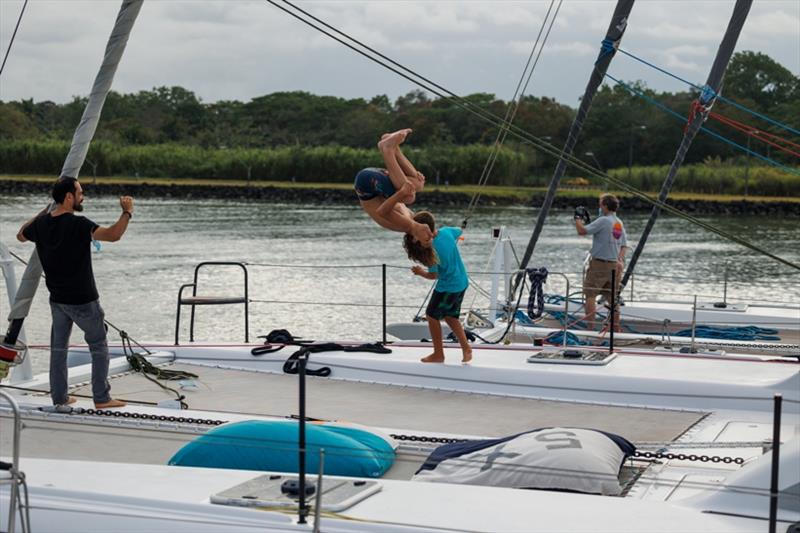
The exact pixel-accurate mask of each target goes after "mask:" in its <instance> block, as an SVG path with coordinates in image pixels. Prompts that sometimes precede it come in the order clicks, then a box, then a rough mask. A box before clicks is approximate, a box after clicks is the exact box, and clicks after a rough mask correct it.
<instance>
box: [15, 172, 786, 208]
mask: <svg viewBox="0 0 800 533" xmlns="http://www.w3.org/2000/svg"><path fill="white" fill-rule="evenodd" d="M81 180H82V181H83V183H85V184H91V183H92V182H93V179H92V178H90V177H86V176H83V177H82V178H81ZM0 181H22V182H42V183H52V181H53V176H46V175H25V174H0ZM97 183H98V184H99V185H104V184H108V185H145V184H150V185H166V186H177V187H180V186H196V187H247V186H250V187H279V188H284V189H334V190H348V189H351V188H352V187H353V186H352V184H350V183H324V182H296V183H294V182H291V181H260V180H258V181H256V180H253V181H251V182H250V183H248V182H247V181H246V180H234V179H196V178H180V179H172V178H149V177H139V178H136V177H124V176H103V177H98V178H97ZM425 190H426V191H436V192H444V193H461V194H468V195H472V194H474V193H475V192H476V191H478V190H481V194H482V195H483V196H484V197H487V198H501V199H514V200H527V199H529V198H530V197H531V196H533V195H534V194H544V193H545V192H546V190H547V188H546V187H507V186H499V185H486V186H484V187H482V188H480V187H478V186H477V185H449V186H447V187H445V186H442V185H438V186H437V185H428V187H427V188H426V189H425ZM604 192H612V193H614V194H617V195H618V196H620V197H621V198H625V197H629V196H630V195H628V194H626V193H624V192H615V191H603V190H601V189H597V188H591V187H587V188H564V189H559V191H558V194H559V196H562V197H563V196H566V197H571V198H586V197H592V196H599V195H600V194H602V193H604ZM649 196H650V197H651V198H656V197H657V196H658V195H657V194H656V193H649ZM670 198H671V199H673V200H694V201H705V202H740V201H742V200H747V201H749V202H794V203H800V197H797V196H790V197H782V196H753V195H750V196H743V195H741V194H731V195H726V194H704V193H686V192H674V193H672V194H670Z"/></svg>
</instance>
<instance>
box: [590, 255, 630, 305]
mask: <svg viewBox="0 0 800 533" xmlns="http://www.w3.org/2000/svg"><path fill="white" fill-rule="evenodd" d="M616 268H617V262H616V261H601V260H600V259H592V260H591V261H590V262H589V268H588V269H587V270H586V278H584V280H583V294H585V295H586V297H587V298H596V297H597V296H598V295H600V294H602V295H603V296H605V297H606V300H611V272H613V271H614V270H615V269H616ZM621 281H622V275H621V274H620V275H617V278H616V285H617V287H616V289H617V291H619V285H620V282H621Z"/></svg>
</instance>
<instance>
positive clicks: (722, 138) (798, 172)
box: [606, 73, 800, 176]
mask: <svg viewBox="0 0 800 533" xmlns="http://www.w3.org/2000/svg"><path fill="white" fill-rule="evenodd" d="M606 77H607V78H609V79H610V80H612V81H614V82H615V83H617V85H621V86H622V87H624V88H625V89H627V90H628V92H630V93H631V94H634V95H636V96H638V97H639V98H642V99H643V100H645V101H646V102H648V103H650V104H653V105H654V106H656V107H657V108H659V109H661V110H662V111H664V112H666V113H668V114H670V115H672V116H673V117H676V118H677V119H678V120H680V121H681V122H682V123H686V117H685V116H683V115H681V114H680V113H678V112H677V111H674V110H673V109H670V108H669V107H667V106H666V105H664V104H662V103H661V102H659V101H658V100H656V99H655V98H653V97H651V96H648V95H647V94H645V93H644V92H642V91H639V90H638V89H636V88H634V87H632V86H630V85H628V84H627V83H625V82H624V81H622V80H618V79H617V78H615V77H614V76H612V75H611V74H608V73H606ZM696 104H697V100H695V101H694V102H693V104H692V111H691V113H690V116H689V119H690V120H691V117H692V116H694V114H695V112H696V111H698V109H697V108H696V107H695V105H696ZM700 130H701V131H704V132H706V133H708V134H709V135H711V136H712V137H715V138H717V139H719V140H720V141H722V142H724V143H726V144H729V145H731V146H733V147H734V148H736V149H738V150H741V151H742V152H745V153H748V154H750V155H752V156H753V157H757V158H759V159H761V160H763V161H766V162H767V163H768V164H770V165H772V166H774V167H776V168H780V169H781V170H783V171H785V172H788V173H790V174H794V175H796V176H800V170H798V169H795V168H792V167H788V166H786V165H784V164H782V163H780V162H778V161H775V160H774V159H772V158H770V157H767V156H765V155H762V154H759V153H758V152H755V151H753V150H751V149H749V148H747V147H746V146H742V145H741V144H739V143H737V142H736V141H733V140H731V139H728V138H727V137H725V136H724V135H722V134H720V133H717V132H716V131H714V130H712V129H709V128H707V127H705V126H701V127H700Z"/></svg>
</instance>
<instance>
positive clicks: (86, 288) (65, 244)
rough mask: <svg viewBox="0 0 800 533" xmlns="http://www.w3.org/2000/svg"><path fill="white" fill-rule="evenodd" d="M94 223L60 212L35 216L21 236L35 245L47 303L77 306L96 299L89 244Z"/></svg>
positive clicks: (84, 218) (94, 226) (95, 225)
mask: <svg viewBox="0 0 800 533" xmlns="http://www.w3.org/2000/svg"><path fill="white" fill-rule="evenodd" d="M97 227H98V226H97V224H95V223H94V222H92V221H91V220H89V219H88V218H86V217H81V216H75V215H73V214H72V213H64V214H63V215H59V216H57V217H54V216H50V214H49V213H47V214H44V215H39V216H38V217H36V218H35V219H34V220H33V222H31V223H30V224H29V225H28V227H26V228H25V229H24V230H23V231H22V234H23V235H24V236H25V238H26V239H28V240H29V241H32V242H35V243H36V251H37V252H38V254H39V260H40V261H41V262H42V268H43V269H44V275H45V283H46V284H47V288H48V289H49V290H50V301H51V302H56V303H60V304H70V305H80V304H85V303H89V302H93V301H95V300H97V299H98V298H99V296H98V294H97V287H96V286H95V284H94V272H92V256H91V253H90V249H89V247H90V245H91V243H92V232H93V231H94V230H95V228H97Z"/></svg>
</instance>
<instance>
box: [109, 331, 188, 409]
mask: <svg viewBox="0 0 800 533" xmlns="http://www.w3.org/2000/svg"><path fill="white" fill-rule="evenodd" d="M120 337H122V350H123V352H124V353H125V359H127V360H128V364H129V365H131V369H132V370H133V371H134V372H137V373H139V374H141V375H142V376H143V377H144V378H145V379H147V380H148V381H151V382H153V383H155V384H156V385H158V386H159V387H161V388H162V389H164V390H165V391H169V392H172V393H173V394H175V399H176V400H177V401H178V402H179V403H180V405H181V409H188V408H189V405H188V404H187V403H186V402H184V401H183V400H184V399H185V398H186V397H185V396H184V395H183V394H181V393H180V392H178V391H177V390H175V389H173V388H172V387H168V386H166V385H164V384H163V383H160V382H159V381H158V380H159V379H162V380H165V381H176V380H179V379H197V378H198V377H199V376H198V375H197V374H192V373H191V372H187V371H184V370H166V369H163V368H159V367H157V366H155V365H154V364H153V363H151V362H150V361H148V360H147V359H146V358H145V356H144V355H142V354H137V353H134V351H133V347H132V346H131V341H130V337H129V336H128V334H127V333H125V332H124V331H120ZM128 352H130V353H128ZM147 353H150V352H147ZM150 375H152V376H154V377H150Z"/></svg>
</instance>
